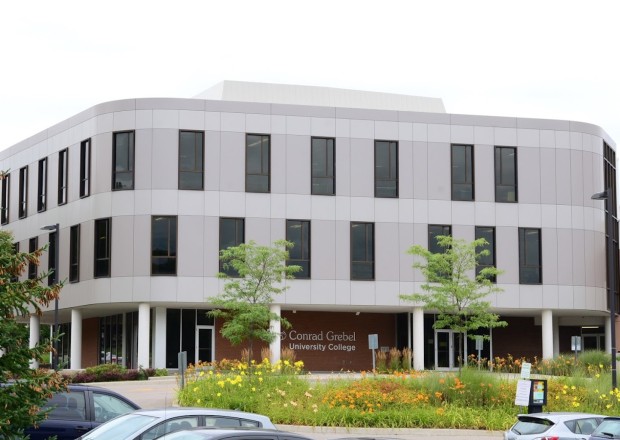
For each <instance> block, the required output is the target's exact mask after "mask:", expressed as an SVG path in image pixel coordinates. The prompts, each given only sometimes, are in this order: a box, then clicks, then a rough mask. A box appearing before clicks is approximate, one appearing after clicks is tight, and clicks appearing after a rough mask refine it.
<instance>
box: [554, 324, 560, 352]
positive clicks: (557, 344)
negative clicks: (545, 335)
mask: <svg viewBox="0 0 620 440" xmlns="http://www.w3.org/2000/svg"><path fill="white" fill-rule="evenodd" d="M559 355H560V322H559V319H558V318H557V317H554V318H553V357H558V356H559Z"/></svg>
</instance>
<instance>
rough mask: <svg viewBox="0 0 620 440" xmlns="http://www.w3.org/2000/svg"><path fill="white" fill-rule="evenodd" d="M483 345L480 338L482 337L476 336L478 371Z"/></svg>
mask: <svg viewBox="0 0 620 440" xmlns="http://www.w3.org/2000/svg"><path fill="white" fill-rule="evenodd" d="M483 344H484V339H483V338H482V336H476V350H478V369H480V364H481V363H482V358H481V356H480V353H481V352H482V347H483Z"/></svg>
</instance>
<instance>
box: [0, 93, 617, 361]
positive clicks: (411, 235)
mask: <svg viewBox="0 0 620 440" xmlns="http://www.w3.org/2000/svg"><path fill="white" fill-rule="evenodd" d="M615 165H616V158H615V143H614V141H613V140H612V139H611V138H610V137H609V136H608V135H607V134H606V133H605V131H604V130H603V129H601V128H600V127H598V126H595V125H591V124H587V123H581V122H574V121H562V120H542V119H530V118H520V117H499V116H472V115H460V114H449V113H446V112H445V110H444V106H443V104H442V102H441V100H439V99H434V98H420V97H412V96H401V95H391V94H384V93H374V92H360V91H351V90H340V89H329V88H319V87H304V86H285V85H274V84H257V83H239V82H228V81H227V82H224V83H222V84H219V85H217V86H215V87H214V88H213V89H210V90H208V91H207V92H205V93H204V94H202V95H200V96H199V97H197V98H193V99H160V98H153V99H127V100H121V101H113V102H107V103H103V104H99V105H96V106H94V107H92V108H89V109H87V110H85V111H83V112H81V113H79V114H77V115H75V116H73V117H71V118H69V119H67V120H65V121H63V122H60V123H59V124H56V125H54V126H52V127H50V128H48V129H46V130H44V131H42V132H40V133H37V134H35V135H33V136H32V137H30V138H28V139H26V140H24V141H22V142H20V143H18V144H16V145H14V146H12V147H10V148H7V149H5V150H4V151H2V152H0V169H3V170H9V171H10V172H9V175H8V178H6V179H4V180H2V194H1V196H2V205H1V208H2V211H1V223H2V228H6V229H9V230H11V231H12V232H13V234H14V237H15V240H16V246H18V247H19V249H20V250H24V251H25V250H33V249H35V248H37V247H39V246H42V245H44V244H46V243H48V242H49V243H50V245H51V248H50V252H48V253H47V254H46V256H44V258H43V261H42V267H43V268H44V269H46V268H48V267H50V268H54V267H56V265H58V267H59V276H60V279H62V280H66V285H65V287H64V289H63V291H62V293H61V297H60V300H59V301H58V304H57V305H58V315H57V316H58V318H57V320H58V323H59V324H60V325H61V327H62V331H63V333H64V334H65V335H64V337H63V339H62V343H61V345H60V346H59V350H60V356H61V359H62V360H63V361H68V365H70V367H71V368H82V367H86V366H91V365H94V364H98V363H102V362H122V363H124V364H126V365H127V366H133V367H137V366H143V367H147V366H150V367H156V368H164V367H167V368H175V367H177V366H178V363H177V354H178V352H180V351H187V353H188V361H189V362H195V361H197V360H203V361H210V360H212V359H222V358H229V359H230V358H238V357H239V354H240V347H231V346H230V344H229V343H228V342H227V341H226V340H224V339H223V338H222V337H221V335H220V333H219V328H220V325H221V323H220V322H214V321H213V320H212V319H210V318H208V317H207V315H206V312H207V311H208V310H210V304H209V300H210V298H211V297H213V296H214V295H216V294H217V293H219V292H220V291H221V289H222V285H223V282H224V281H222V280H220V279H218V278H217V277H216V274H217V273H218V272H219V271H220V264H219V258H218V256H219V251H220V249H223V248H226V247H228V246H231V245H235V244H238V243H241V242H244V241H245V242H247V241H249V240H254V241H256V242H257V243H260V244H270V243H272V242H273V241H275V240H277V239H283V238H286V239H288V240H291V241H292V242H294V243H295V247H294V248H293V250H292V252H291V261H292V262H294V263H295V264H299V265H301V266H302V267H303V271H302V272H301V273H300V274H298V275H297V277H296V279H294V280H291V281H288V282H287V283H288V284H289V285H290V288H289V290H287V291H286V293H284V294H283V295H281V297H278V298H277V300H276V302H275V303H274V304H273V306H272V310H273V311H275V312H277V313H280V314H281V315H282V316H285V317H286V318H287V319H288V320H289V321H290V322H291V323H292V328H291V329H288V330H285V331H283V332H282V337H281V339H279V340H277V341H276V342H275V343H274V344H272V347H271V348H272V351H273V352H274V353H279V352H280V348H293V349H294V350H295V352H296V354H297V358H298V359H301V360H303V361H304V362H305V363H306V367H307V368H308V369H310V370H315V371H318V370H322V371H330V370H331V371H334V370H341V369H345V370H363V369H370V368H371V367H372V354H371V353H372V352H371V350H370V349H369V335H375V334H376V335H377V337H378V347H379V349H380V350H386V349H389V348H391V347H397V348H404V347H411V348H412V349H413V352H414V365H415V367H417V368H424V367H426V368H437V369H441V368H451V367H453V366H454V365H455V363H456V362H457V357H458V355H457V353H456V350H457V347H458V344H457V340H458V338H459V337H460V336H459V335H458V334H456V333H455V332H453V331H451V330H449V329H443V330H435V329H434V328H433V322H434V319H435V315H434V314H433V311H432V310H424V309H423V308H422V307H420V306H416V305H414V304H412V303H407V302H404V301H402V300H401V299H400V294H402V293H414V292H420V291H421V290H420V286H421V285H422V284H423V283H424V279H423V277H422V275H421V273H419V271H416V270H414V269H413V268H412V263H413V257H412V256H411V255H409V254H407V252H406V251H407V249H408V248H409V247H410V246H411V245H413V244H422V245H424V246H429V247H430V248H433V246H435V241H434V237H435V236H436V235H440V234H451V235H453V236H455V237H459V238H464V239H466V240H473V239H474V238H477V237H484V238H486V239H487V240H488V241H489V243H490V245H489V250H490V251H491V253H490V256H489V257H488V259H487V260H486V261H485V262H484V264H492V265H496V266H497V267H498V268H499V269H501V270H503V273H502V274H501V275H499V276H498V277H497V279H496V283H497V286H498V287H500V288H501V289H503V292H502V293H498V294H493V295H492V296H491V297H489V301H490V302H491V304H492V307H493V310H494V311H495V312H497V313H498V314H500V315H501V318H502V319H504V320H506V321H507V322H508V324H509V325H508V327H506V328H501V329H495V330H493V332H492V334H491V335H490V336H491V338H490V341H486V342H485V343H484V346H483V350H482V355H483V356H484V357H491V358H493V357H495V356H505V355H507V354H512V355H513V356H527V357H533V356H538V357H544V358H551V357H553V356H555V355H557V354H558V353H560V352H567V351H570V350H571V337H573V336H580V337H581V341H582V343H583V347H584V348H600V349H607V350H608V351H609V350H610V349H611V342H610V341H611V334H612V331H614V332H615V331H616V330H615V325H614V326H613V327H614V328H612V325H611V319H610V312H609V308H608V294H607V292H608V290H609V289H608V282H607V270H606V267H607V266H608V261H607V257H606V249H607V243H608V242H614V243H615V246H613V249H616V250H617V237H618V235H617V213H616V171H615ZM607 188H610V196H611V199H610V203H609V206H611V209H610V213H609V214H610V215H611V216H613V218H612V220H613V221H612V222H610V224H611V225H612V226H611V230H612V236H611V238H612V239H611V240H608V239H607V236H606V218H607V217H606V206H607V203H605V202H603V201H600V200H593V199H592V198H591V196H592V195H593V194H595V193H598V192H601V191H603V190H605V189H607ZM612 202H613V203H612ZM46 226H48V230H45V229H44V227H46ZM56 243H58V247H57V248H56ZM55 255H58V257H57V258H56V257H55ZM612 255H614V256H615V258H616V260H615V261H618V260H617V256H616V252H614V253H613V254H612ZM56 259H57V261H55V260H56ZM56 263H57V264H56ZM609 266H615V264H613V261H612V260H610V261H609ZM36 271H37V268H36V266H33V267H30V268H29V270H28V272H27V273H25V274H24V276H26V277H27V276H36ZM614 291H615V292H616V293H615V294H617V292H618V289H617V288H616V289H614ZM616 304H618V301H616ZM54 316H55V310H54V305H52V307H50V309H49V310H46V311H45V313H44V314H43V316H42V317H41V318H40V319H39V318H38V317H36V316H33V317H31V318H30V325H31V326H32V329H33V331H32V334H33V338H36V337H37V334H38V328H39V325H40V324H41V323H47V324H51V323H53V322H54V319H55V318H54ZM466 342H467V341H466ZM473 345H474V344H473V343H471V341H470V342H469V344H467V353H477V352H476V350H475V347H474V346H473Z"/></svg>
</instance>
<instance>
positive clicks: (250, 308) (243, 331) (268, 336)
mask: <svg viewBox="0 0 620 440" xmlns="http://www.w3.org/2000/svg"><path fill="white" fill-rule="evenodd" d="M292 246H293V243H291V242H289V241H285V240H278V241H276V242H274V243H273V246H272V247H270V246H260V245H257V244H256V243H255V242H253V241H250V242H249V243H242V244H240V245H239V246H233V247H229V248H228V249H225V250H222V251H220V259H221V260H222V262H223V268H224V270H226V271H230V269H233V271H234V272H236V274H237V275H238V276H237V277H229V276H228V275H226V274H225V273H219V274H218V277H219V278H224V279H226V284H224V291H223V292H222V293H220V294H219V295H218V296H216V297H214V298H213V299H212V300H211V303H212V304H213V305H214V306H216V307H218V309H215V310H212V311H210V312H208V313H209V315H210V316H213V317H215V318H222V319H223V320H224V324H223V325H222V328H221V330H220V333H221V334H222V336H223V337H224V338H226V339H228V340H229V341H230V342H231V343H232V344H233V345H238V344H241V343H242V342H244V341H247V342H248V350H249V355H250V356H249V358H248V362H249V361H250V360H251V359H252V347H253V342H254V341H255V340H257V341H262V342H265V343H268V344H269V343H271V342H273V341H274V339H275V338H276V337H279V336H280V335H279V334H276V333H274V332H273V331H271V329H270V323H271V321H279V322H280V324H281V325H282V326H283V327H285V328H289V327H290V326H291V325H290V323H289V322H288V321H287V320H286V319H285V318H282V317H281V316H279V315H278V314H276V313H272V312H271V310H270V305H271V304H272V303H273V300H274V296H275V295H279V294H281V293H283V292H284V291H286V290H287V289H288V286H286V285H283V284H282V281H283V280H285V279H289V278H293V275H294V274H295V273H296V272H299V271H300V270H301V267H300V266H296V265H287V264H286V261H287V260H288V257H289V255H288V249H290V248H291V247H292Z"/></svg>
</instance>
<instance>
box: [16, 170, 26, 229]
mask: <svg viewBox="0 0 620 440" xmlns="http://www.w3.org/2000/svg"><path fill="white" fill-rule="evenodd" d="M18 208H19V210H18V211H19V212H18V214H19V218H25V217H26V216H27V215H28V167H27V166H25V167H23V168H20V170H19V206H18Z"/></svg>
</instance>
